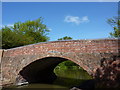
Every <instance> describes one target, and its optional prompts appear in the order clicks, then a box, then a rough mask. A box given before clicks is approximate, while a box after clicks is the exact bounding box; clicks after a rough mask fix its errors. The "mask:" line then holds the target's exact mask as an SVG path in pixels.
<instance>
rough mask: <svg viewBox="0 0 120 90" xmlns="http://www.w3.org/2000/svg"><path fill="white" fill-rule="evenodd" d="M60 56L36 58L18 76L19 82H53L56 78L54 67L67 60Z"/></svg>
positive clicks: (17, 81) (17, 80)
mask: <svg viewBox="0 0 120 90" xmlns="http://www.w3.org/2000/svg"><path fill="white" fill-rule="evenodd" d="M66 60H67V59H65V58H60V57H46V58H42V59H39V60H36V61H34V62H32V63H30V64H29V65H27V66H26V67H24V68H23V69H22V70H21V71H20V72H19V74H18V77H17V78H16V84H18V83H25V82H28V83H52V82H53V81H54V80H55V79H56V77H57V76H56V75H55V73H54V71H53V70H54V68H55V67H56V66H57V65H58V64H59V63H61V62H63V61H66Z"/></svg>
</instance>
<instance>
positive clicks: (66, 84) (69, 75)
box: [2, 67, 92, 90]
mask: <svg viewBox="0 0 120 90" xmlns="http://www.w3.org/2000/svg"><path fill="white" fill-rule="evenodd" d="M54 72H55V74H56V75H57V79H56V80H55V81H54V82H53V83H52V84H43V83H39V84H28V85H22V86H10V87H7V88H12V89H16V88H20V90H21V89H22V90H23V89H24V90H25V89H30V88H41V89H42V88H50V89H53V90H54V89H58V88H60V89H70V88H71V87H74V86H79V85H80V84H81V83H82V82H84V81H86V80H90V79H92V77H91V76H90V75H88V73H87V72H86V71H84V70H83V69H82V68H80V67H78V68H76V67H75V68H67V69H60V68H55V69H54ZM2 90H6V89H5V88H3V89H2Z"/></svg>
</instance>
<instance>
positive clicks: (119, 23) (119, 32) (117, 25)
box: [107, 16, 120, 38]
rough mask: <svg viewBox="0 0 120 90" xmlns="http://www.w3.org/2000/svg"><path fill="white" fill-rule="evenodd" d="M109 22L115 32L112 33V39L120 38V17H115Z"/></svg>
mask: <svg viewBox="0 0 120 90" xmlns="http://www.w3.org/2000/svg"><path fill="white" fill-rule="evenodd" d="M107 22H108V23H109V24H110V25H111V26H112V27H113V29H114V31H113V32H110V35H111V37H116V38H119V37H120V17H119V16H118V17H113V18H110V19H108V20H107Z"/></svg>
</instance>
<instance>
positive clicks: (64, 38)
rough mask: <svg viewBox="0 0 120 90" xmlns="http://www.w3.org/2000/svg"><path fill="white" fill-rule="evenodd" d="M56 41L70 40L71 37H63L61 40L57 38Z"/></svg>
mask: <svg viewBox="0 0 120 90" xmlns="http://www.w3.org/2000/svg"><path fill="white" fill-rule="evenodd" d="M58 40H72V38H71V37H68V36H65V37H63V38H59V39H58Z"/></svg>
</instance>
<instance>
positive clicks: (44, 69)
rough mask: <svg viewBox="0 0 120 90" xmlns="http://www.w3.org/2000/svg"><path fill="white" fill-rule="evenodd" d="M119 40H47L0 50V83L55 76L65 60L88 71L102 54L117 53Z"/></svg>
mask: <svg viewBox="0 0 120 90" xmlns="http://www.w3.org/2000/svg"><path fill="white" fill-rule="evenodd" d="M119 40H120V39H96V40H70V41H51V42H44V43H37V44H32V45H27V46H22V47H17V48H12V49H5V50H1V53H2V54H1V74H2V78H1V79H2V82H1V83H2V85H5V84H15V82H16V80H18V79H19V78H23V79H25V80H26V81H28V82H29V83H35V82H46V81H50V79H51V78H54V77H53V76H55V74H54V73H53V70H54V68H55V67H56V66H57V65H58V64H59V63H60V62H62V61H65V60H71V61H73V62H75V63H76V64H78V65H79V66H80V67H82V68H83V69H84V70H86V71H87V72H88V73H89V74H90V75H92V74H94V73H95V71H96V69H97V68H98V67H99V66H100V64H101V60H102V59H103V58H111V57H112V56H114V55H118V54H119V50H120V46H119Z"/></svg>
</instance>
